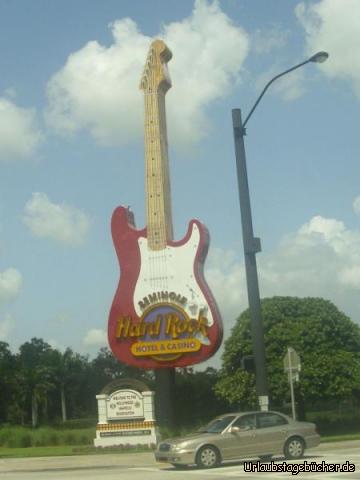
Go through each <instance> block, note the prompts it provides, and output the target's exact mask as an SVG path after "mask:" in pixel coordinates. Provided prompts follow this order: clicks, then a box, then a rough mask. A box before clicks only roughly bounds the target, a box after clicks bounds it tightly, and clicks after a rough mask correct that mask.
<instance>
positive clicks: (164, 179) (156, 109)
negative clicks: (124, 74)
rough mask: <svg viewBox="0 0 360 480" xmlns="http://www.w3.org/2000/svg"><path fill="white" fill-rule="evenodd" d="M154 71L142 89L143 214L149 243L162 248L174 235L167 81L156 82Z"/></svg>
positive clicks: (156, 248)
mask: <svg viewBox="0 0 360 480" xmlns="http://www.w3.org/2000/svg"><path fill="white" fill-rule="evenodd" d="M165 67H166V66H165ZM156 74H157V71H156V69H154V71H152V72H151V74H150V78H149V79H148V84H147V88H145V89H144V98H145V174H146V176H145V178H146V211H147V214H146V216H147V238H148V246H149V248H150V249H151V250H162V249H164V248H165V247H166V243H167V240H171V239H172V238H173V227H172V214H171V191H170V176H169V160H168V142H167V131H166V114H165V94H166V92H167V90H168V89H169V88H170V83H166V82H161V83H157V79H156Z"/></svg>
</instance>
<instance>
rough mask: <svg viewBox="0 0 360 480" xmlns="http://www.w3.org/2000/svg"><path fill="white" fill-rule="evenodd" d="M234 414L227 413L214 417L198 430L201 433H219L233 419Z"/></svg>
mask: <svg viewBox="0 0 360 480" xmlns="http://www.w3.org/2000/svg"><path fill="white" fill-rule="evenodd" d="M234 418H235V415H227V416H226V417H220V418H215V420H212V421H211V422H210V423H208V424H207V425H205V427H202V428H200V430H199V432H203V433H221V432H222V431H223V430H224V428H226V427H227V426H228V425H230V423H231V422H232V421H233V420H234Z"/></svg>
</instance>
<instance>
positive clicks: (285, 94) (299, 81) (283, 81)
mask: <svg viewBox="0 0 360 480" xmlns="http://www.w3.org/2000/svg"><path fill="white" fill-rule="evenodd" d="M285 68H287V67H280V68H277V67H273V68H271V69H270V70H267V71H266V72H264V73H262V74H261V75H259V76H258V78H257V80H256V86H257V88H258V90H259V91H261V90H262V89H263V88H264V86H265V85H266V84H267V82H268V81H269V80H271V79H272V78H273V77H274V76H275V75H277V74H278V73H279V72H281V71H284V70H285ZM304 77H305V75H304V71H303V70H301V69H300V70H296V71H295V72H291V73H290V74H289V75H284V77H282V78H279V80H276V81H275V82H274V83H273V84H272V85H271V87H270V90H269V92H272V93H273V94H274V93H275V94H277V95H279V96H280V97H282V98H283V99H284V100H286V101H292V100H296V99H297V98H300V97H301V96H302V95H304V93H305V92H306V89H305V82H304Z"/></svg>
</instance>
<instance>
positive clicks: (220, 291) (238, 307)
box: [205, 248, 247, 333]
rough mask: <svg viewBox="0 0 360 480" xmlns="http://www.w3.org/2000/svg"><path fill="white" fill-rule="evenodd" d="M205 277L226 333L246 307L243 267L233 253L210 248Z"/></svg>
mask: <svg viewBox="0 0 360 480" xmlns="http://www.w3.org/2000/svg"><path fill="white" fill-rule="evenodd" d="M205 277H206V279H207V281H208V283H209V286H210V288H211V290H212V291H213V293H214V296H215V299H216V301H217V303H218V306H219V310H220V312H221V315H222V318H223V323H224V327H225V332H226V329H227V328H228V327H229V325H232V323H233V321H234V319H235V318H237V317H238V315H239V313H240V312H241V311H242V310H244V309H245V308H246V307H247V303H246V302H247V290H246V281H245V269H244V266H243V264H242V263H241V262H239V261H237V257H236V255H235V252H232V251H225V250H222V249H220V248H211V249H210V252H209V258H208V261H207V263H206V273H205ZM227 333H228V332H227Z"/></svg>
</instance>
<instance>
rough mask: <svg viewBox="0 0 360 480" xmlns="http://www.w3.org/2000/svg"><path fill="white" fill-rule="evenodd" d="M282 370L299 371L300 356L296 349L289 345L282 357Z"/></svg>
mask: <svg viewBox="0 0 360 480" xmlns="http://www.w3.org/2000/svg"><path fill="white" fill-rule="evenodd" d="M284 370H285V372H293V373H294V372H300V370H301V362H300V357H299V355H298V354H297V353H296V351H295V350H294V349H293V348H292V347H289V348H288V351H287V353H286V355H285V357H284Z"/></svg>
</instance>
